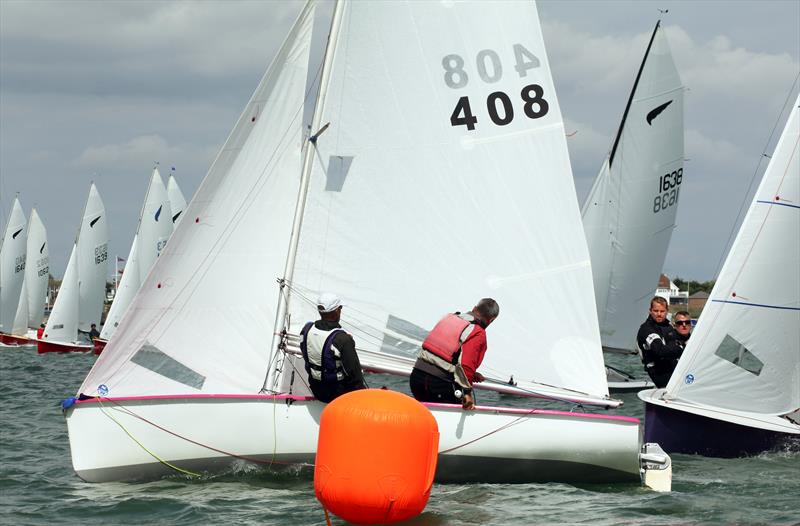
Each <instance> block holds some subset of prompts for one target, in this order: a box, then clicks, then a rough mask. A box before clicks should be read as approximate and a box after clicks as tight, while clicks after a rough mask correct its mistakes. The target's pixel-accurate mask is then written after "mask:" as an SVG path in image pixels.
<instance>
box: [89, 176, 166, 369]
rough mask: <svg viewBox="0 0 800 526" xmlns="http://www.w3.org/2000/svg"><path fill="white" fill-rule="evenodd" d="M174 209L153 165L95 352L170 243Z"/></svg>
mask: <svg viewBox="0 0 800 526" xmlns="http://www.w3.org/2000/svg"><path fill="white" fill-rule="evenodd" d="M172 226H173V223H172V209H171V208H170V201H169V199H168V197H167V189H166V188H165V187H164V181H163V180H162V179H161V174H160V173H159V172H158V168H157V167H156V168H153V173H152V175H151V176H150V184H149V186H148V188H147V193H146V194H145V198H144V203H143V204H142V211H141V213H140V214H139V222H138V224H137V227H136V233H135V235H134V237H133V242H132V243H131V249H130V252H129V253H128V259H127V263H126V265H125V271H124V272H123V274H122V279H121V280H120V283H119V287H118V289H117V293H116V294H115V295H114V301H113V302H112V303H111V308H110V309H109V311H108V316H106V320H105V324H104V325H103V329H102V330H101V331H100V337H99V338H94V339H93V340H92V343H93V345H94V352H95V354H100V353H101V352H102V351H103V348H105V346H106V343H107V342H108V340H109V339H110V338H111V337H112V336H113V335H114V333H115V332H116V330H117V326H118V325H119V322H120V320H121V319H122V316H123V315H124V314H125V312H126V311H127V310H128V307H129V306H130V304H131V301H132V300H133V297H134V296H135V295H136V293H137V292H138V291H139V287H140V286H141V284H142V282H144V279H145V278H146V277H147V273H148V272H150V269H151V268H152V266H153V264H154V263H155V262H156V258H158V255H159V254H160V253H161V251H162V250H163V249H164V247H165V246H167V239H169V236H170V235H171V234H172Z"/></svg>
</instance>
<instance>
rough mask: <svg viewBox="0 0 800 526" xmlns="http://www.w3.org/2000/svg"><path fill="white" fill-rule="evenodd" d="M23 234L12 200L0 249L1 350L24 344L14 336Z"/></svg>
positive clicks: (22, 267)
mask: <svg viewBox="0 0 800 526" xmlns="http://www.w3.org/2000/svg"><path fill="white" fill-rule="evenodd" d="M26 230H27V221H26V220H25V212H24V211H23V210H22V205H20V203H19V198H18V197H15V198H14V202H13V204H12V205H11V212H9V215H8V223H6V229H5V233H4V235H3V244H2V246H0V343H1V344H2V345H3V346H4V347H16V346H18V345H19V344H20V343H24V342H22V341H20V339H19V338H17V337H15V336H14V332H15V331H14V326H15V323H14V321H15V318H16V314H17V307H18V305H19V298H20V294H21V292H22V287H23V284H24V282H25V256H26V252H25V251H26V248H27V244H26V241H27V238H26Z"/></svg>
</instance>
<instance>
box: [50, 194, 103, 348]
mask: <svg viewBox="0 0 800 526" xmlns="http://www.w3.org/2000/svg"><path fill="white" fill-rule="evenodd" d="M107 267H108V222H107V220H106V210H105V206H104V205H103V200H102V199H101V198H100V193H99V192H98V191H97V187H96V186H95V185H94V183H92V185H91V187H90V188H89V196H88V198H87V200H86V206H85V207H84V210H83V218H82V220H81V226H80V231H79V233H78V238H77V239H76V241H75V244H74V245H73V247H72V252H71V253H70V257H69V262H68V263H67V269H66V271H65V272H64V279H63V280H62V282H61V288H60V289H59V291H58V296H57V297H56V301H55V303H54V304H53V310H52V312H51V313H50V317H49V318H48V320H47V325H46V326H45V329H44V333H43V334H42V337H41V338H40V339H39V340H38V341H37V351H38V352H39V353H47V352H71V351H81V352H85V351H91V350H92V343H91V341H89V339H88V332H89V330H90V326H91V324H93V323H94V324H97V323H99V321H100V315H101V314H102V309H103V299H104V298H105V287H106V268H107ZM81 333H83V334H81Z"/></svg>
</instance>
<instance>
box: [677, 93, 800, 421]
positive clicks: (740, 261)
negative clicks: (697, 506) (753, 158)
mask: <svg viewBox="0 0 800 526" xmlns="http://www.w3.org/2000/svg"><path fill="white" fill-rule="evenodd" d="M799 112H800V97H798V99H797V100H796V101H795V103H794V107H793V109H792V112H791V114H790V116H789V119H788V121H787V123H786V127H785V129H784V131H783V134H782V135H781V138H780V140H779V141H778V144H777V146H776V148H775V152H774V153H773V155H772V159H771V160H770V163H769V166H768V167H767V170H766V172H765V173H764V177H763V179H762V181H761V184H760V185H759V187H758V190H757V191H756V193H755V196H754V197H753V201H752V203H751V204H750V208H749V210H748V212H747V215H746V216H745V218H744V221H743V222H742V225H741V227H740V229H739V233H738V235H737V236H736V239H735V240H734V242H733V245H732V246H731V249H730V252H729V253H728V257H727V259H726V260H725V264H724V266H723V267H722V270H721V272H720V275H719V277H718V278H717V281H716V283H715V285H714V289H713V290H712V291H711V297H710V298H709V302H708V303H707V304H706V306H705V308H704V309H703V315H702V316H701V317H700V320H699V322H698V324H697V327H696V328H695V330H694V332H693V333H692V337H691V339H690V340H689V344H688V346H687V348H686V351H685V352H684V353H683V356H682V357H681V360H680V362H679V363H678V366H677V368H676V369H675V372H674V373H673V374H672V378H671V379H670V382H669V384H668V385H667V388H666V394H665V395H664V398H665V399H670V400H677V401H680V402H685V403H688V404H690V405H705V406H711V407H714V408H718V410H719V411H720V412H723V413H730V412H732V411H736V412H747V413H749V417H750V418H751V419H756V418H759V417H758V416H757V415H761V417H760V418H761V419H762V420H765V421H766V420H769V418H768V417H769V416H772V417H776V416H777V417H780V416H783V415H788V414H791V413H792V412H795V411H797V409H798V407H800V151H799V150H798V141H800V114H799ZM785 424H786V425H787V426H788V422H785ZM794 428H795V431H794V432H797V426H796V425H795V426H794Z"/></svg>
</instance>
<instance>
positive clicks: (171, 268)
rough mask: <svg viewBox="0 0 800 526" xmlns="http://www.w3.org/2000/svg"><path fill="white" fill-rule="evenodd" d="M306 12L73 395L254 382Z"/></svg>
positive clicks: (290, 172)
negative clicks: (103, 389)
mask: <svg viewBox="0 0 800 526" xmlns="http://www.w3.org/2000/svg"><path fill="white" fill-rule="evenodd" d="M313 13H314V4H310V5H308V6H306V8H305V9H304V10H303V12H302V13H301V14H300V17H299V19H298V21H297V22H296V24H295V25H294V27H293V29H292V31H291V33H290V34H289V36H288V37H287V40H286V41H285V43H284V44H283V46H282V47H281V49H280V51H279V52H278V54H277V56H276V57H275V59H274V61H273V63H272V65H271V66H270V68H269V69H268V70H267V73H266V74H265V75H264V77H263V79H262V80H261V82H260V84H259V86H258V88H257V89H256V92H255V93H254V95H253V97H252V99H251V100H250V102H249V103H248V105H247V107H246V108H245V110H244V112H243V113H242V115H241V117H240V118H239V121H238V122H237V124H236V126H235V128H234V129H233V131H232V132H231V135H230V136H229V137H228V140H227V141H226V143H225V145H224V146H223V148H222V151H221V152H220V154H219V155H218V157H217V159H216V160H215V161H214V164H213V165H212V166H211V169H210V171H209V173H208V175H207V176H206V178H205V179H204V181H203V183H202V184H201V186H200V188H199V189H198V190H197V193H196V195H195V196H194V198H193V199H192V201H191V203H190V204H189V206H188V208H187V210H186V212H185V214H186V216H187V219H186V220H185V221H182V222H180V224H179V225H178V227H177V229H176V230H175V233H174V234H173V236H172V238H171V240H170V242H169V244H168V245H167V247H166V249H165V250H164V252H162V254H161V256H160V257H159V258H158V261H157V262H156V264H155V266H154V267H153V270H152V271H151V272H150V274H149V276H148V278H147V279H146V280H145V282H144V284H143V286H142V289H141V290H140V292H139V294H138V295H137V296H136V298H135V300H134V301H133V303H132V304H131V307H130V309H131V312H130V313H129V314H128V315H126V316H125V317H124V319H123V321H122V323H121V324H120V326H119V327H118V330H117V333H116V334H115V335H114V338H113V339H112V340H111V341H110V342H109V344H108V345H107V347H106V349H105V350H104V351H103V354H102V355H101V356H100V358H99V359H98V361H97V362H96V364H95V367H94V368H93V369H92V371H91V372H90V373H89V375H88V376H87V378H86V380H85V381H84V384H83V385H82V387H81V391H82V392H86V393H88V392H96V390H97V388H98V385H100V384H104V385H105V386H107V388H108V389H109V393H111V394H112V395H115V396H116V395H136V394H152V393H156V394H173V393H186V392H205V393H252V392H257V391H258V390H259V389H260V388H261V385H262V383H263V381H264V375H265V373H266V370H267V347H268V345H269V342H270V341H271V340H272V329H273V327H272V320H274V319H275V311H276V306H277V294H276V291H277V285H276V283H275V281H274V278H276V277H278V276H280V275H281V274H282V273H283V269H284V265H285V261H286V252H287V247H288V244H289V236H290V232H291V225H292V216H293V213H294V208H295V205H296V198H297V191H298V181H299V175H300V171H301V145H302V143H303V134H302V114H303V105H304V95H305V84H306V76H307V72H308V55H309V48H310V43H311V33H312V26H313ZM263 117H268V118H263ZM223 356H224V359H222V357H223ZM222 363H224V367H222V366H221V364H222Z"/></svg>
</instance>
